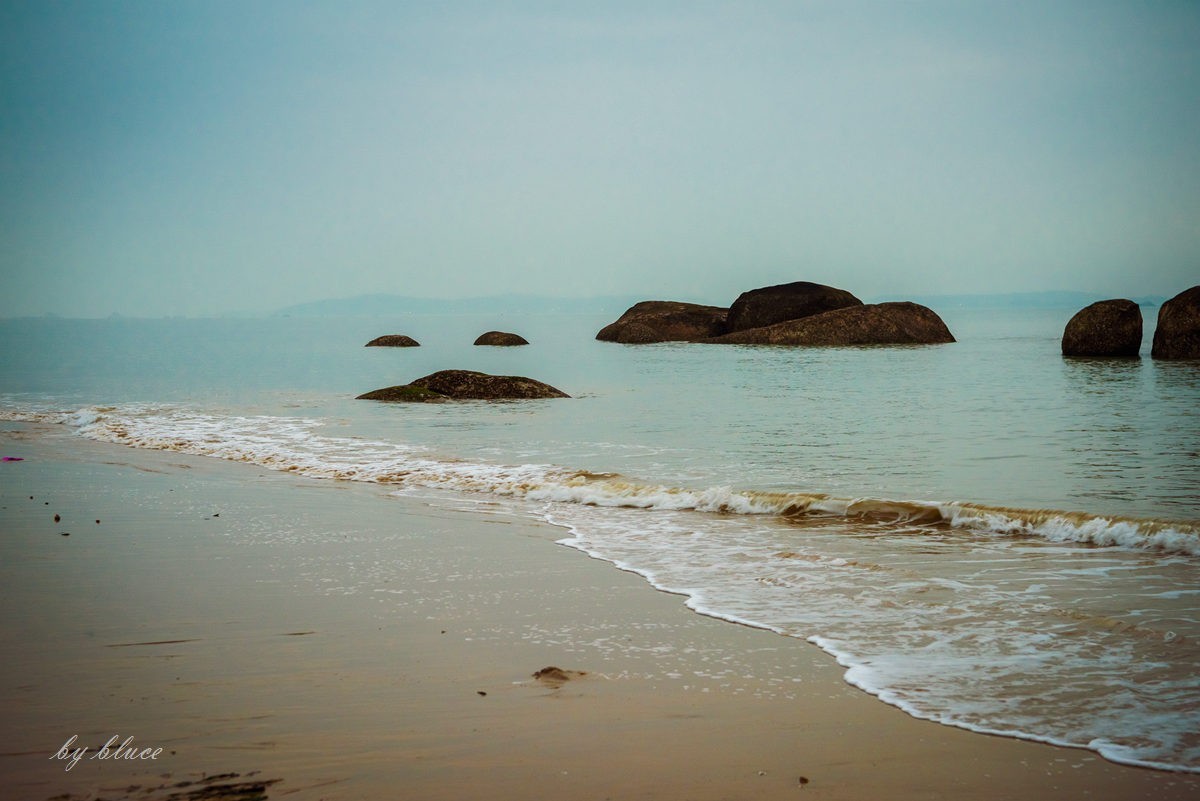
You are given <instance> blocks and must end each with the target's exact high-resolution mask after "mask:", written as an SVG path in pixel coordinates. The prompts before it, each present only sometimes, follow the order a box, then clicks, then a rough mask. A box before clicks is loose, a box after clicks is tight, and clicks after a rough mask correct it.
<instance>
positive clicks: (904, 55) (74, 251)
mask: <svg viewBox="0 0 1200 801" xmlns="http://www.w3.org/2000/svg"><path fill="white" fill-rule="evenodd" d="M0 279H2V285H3V288H2V291H0V315H3V316H12V315H20V314H42V313H44V312H57V313H59V314H64V315H71V316H104V315H107V314H109V313H110V312H114V311H115V312H119V313H122V314H129V315H147V316H159V315H166V314H187V315H196V314H214V313H221V312H225V311H230V310H271V309H274V308H277V307H280V306H284V305H287V304H292V303H299V302H304V301H309V300H316V299H320V298H327V297H345V296H350V295H358V294H367V293H374V292H387V293H397V294H404V295H416V296H429V297H459V296H476V295H488V294H501V293H533V294H549V295H566V296H583V295H593V294H621V295H636V296H640V297H646V298H676V299H681V300H701V301H705V302H711V303H720V304H727V303H729V302H731V301H732V300H733V299H734V298H735V297H736V296H737V294H738V293H739V292H741V291H742V290H745V289H750V288H753V287H756V286H763V285H766V284H774V283H781V282H785V281H794V280H811V281H818V282H821V283H828V284H833V285H835V286H839V287H842V288H845V289H849V290H850V291H852V292H854V293H855V294H857V295H859V296H860V297H867V298H870V297H875V296H878V295H884V294H893V295H904V294H913V295H918V294H921V295H924V294H935V293H967V292H990V291H1033V290H1041V289H1081V290H1087V291H1095V292H1098V293H1102V294H1106V295H1110V296H1113V297H1120V296H1131V295H1141V294H1151V293H1157V294H1164V295H1174V294H1176V293H1177V292H1179V291H1181V290H1183V289H1185V288H1187V287H1188V286H1191V285H1194V284H1197V283H1200V3H1198V2H1194V1H1192V0H1178V1H1177V2H1165V1H1164V2H1153V0H1150V1H1147V2H1128V1H1127V0H1120V2H1104V1H1103V0H1083V1H1081V2H1069V1H1068V0H1054V2H1041V1H1040V0H1039V1H1038V2H999V1H997V2H991V3H986V2H981V1H978V2H977V1H976V0H959V1H958V2H949V0H947V1H946V2H900V1H899V0H892V1H890V2H883V1H882V0H881V1H880V2H853V0H850V1H849V2H847V1H846V0H828V1H827V2H826V1H823V0H812V1H810V2H804V1H803V0H796V1H795V2H778V3H754V2H729V3H702V2H678V3H657V2H653V1H652V0H643V2H630V3H625V2H621V3H612V2H603V1H602V0H597V2H593V3H586V4H585V3H574V2H561V3H551V2H480V3H461V2H446V3H435V2H432V0H430V2H409V3H405V2H398V1H393V2H378V3H373V2H344V1H343V2H299V1H296V2H290V1H289V2H266V1H264V0H255V1H254V2H244V1H243V0H237V1H236V2H221V1H220V0H203V2H179V1H178V0H173V1H172V2H159V1H158V0H154V2H102V1H101V0H90V1H89V2H48V1H45V0H29V1H28V2H14V0H0Z"/></svg>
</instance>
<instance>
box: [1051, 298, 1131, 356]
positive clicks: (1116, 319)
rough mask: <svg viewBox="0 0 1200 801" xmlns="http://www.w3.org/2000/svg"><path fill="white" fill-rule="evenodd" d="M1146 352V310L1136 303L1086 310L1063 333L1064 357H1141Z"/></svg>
mask: <svg viewBox="0 0 1200 801" xmlns="http://www.w3.org/2000/svg"><path fill="white" fill-rule="evenodd" d="M1141 348H1142V310H1141V309H1139V308H1138V305H1137V304H1136V303H1134V302H1133V301H1132V300H1102V301H1099V302H1098V303H1093V304H1092V305H1090V306H1086V307H1084V308H1083V309H1080V310H1079V311H1078V312H1076V313H1075V316H1074V317H1072V318H1071V320H1070V321H1069V322H1068V323H1067V327H1066V328H1065V329H1063V337H1062V352H1063V356H1137V355H1138V351H1140V350H1141Z"/></svg>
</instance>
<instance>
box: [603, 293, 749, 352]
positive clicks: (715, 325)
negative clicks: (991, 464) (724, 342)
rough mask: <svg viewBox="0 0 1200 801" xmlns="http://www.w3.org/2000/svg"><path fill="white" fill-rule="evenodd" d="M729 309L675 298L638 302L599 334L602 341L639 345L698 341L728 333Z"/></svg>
mask: <svg viewBox="0 0 1200 801" xmlns="http://www.w3.org/2000/svg"><path fill="white" fill-rule="evenodd" d="M728 311H729V310H728V309H723V308H721V307H720V306H703V305H701V304H699V303H682V302H679V301H674V300H643V301H642V302H641V303H635V304H634V305H633V306H630V307H629V308H628V309H627V310H626V311H625V313H624V314H622V315H621V316H620V317H619V318H618V319H617V321H616V322H614V323H610V324H609V325H606V326H605V327H604V328H601V329H600V332H599V333H598V334H596V339H598V340H600V341H602V342H620V343H622V344H625V345H640V344H645V343H649V342H699V341H700V340H702V339H708V338H709V337H715V336H718V335H720V334H723V333H725V316H726V314H728Z"/></svg>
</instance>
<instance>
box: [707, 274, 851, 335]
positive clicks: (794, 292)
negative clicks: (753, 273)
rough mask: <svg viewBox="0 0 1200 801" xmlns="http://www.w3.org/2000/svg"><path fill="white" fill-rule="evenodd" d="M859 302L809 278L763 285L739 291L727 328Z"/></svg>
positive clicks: (747, 326)
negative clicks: (808, 279) (787, 282)
mask: <svg viewBox="0 0 1200 801" xmlns="http://www.w3.org/2000/svg"><path fill="white" fill-rule="evenodd" d="M861 305H863V303H862V301H861V300H859V299H858V298H856V297H854V295H851V294H850V293H849V292H847V291H846V290H844V289H835V288H834V287H831V286H825V285H823V284H814V283H812V282H810V281H796V282H794V283H791V284H779V285H777V286H767V287H762V288H761V289H752V290H750V291H749V292H743V293H742V294H741V295H739V296H738V299H737V300H735V301H734V302H733V305H732V306H730V307H729V317H728V319H727V321H726V324H727V329H726V330H727V331H729V332H730V333H733V332H736V331H745V330H747V329H750V328H762V327H763V326H767V325H774V324H775V323H782V322H784V321H785V320H798V319H800V318H802V317H811V316H812V315H814V314H820V313H821V312H827V311H833V310H834V309H844V308H846V307H848V306H861Z"/></svg>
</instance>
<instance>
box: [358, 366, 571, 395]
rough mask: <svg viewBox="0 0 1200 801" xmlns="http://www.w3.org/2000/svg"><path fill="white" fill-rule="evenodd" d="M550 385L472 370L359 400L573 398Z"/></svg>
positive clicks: (432, 377)
mask: <svg viewBox="0 0 1200 801" xmlns="http://www.w3.org/2000/svg"><path fill="white" fill-rule="evenodd" d="M569 397H571V396H570V395H568V394H566V393H565V392H563V391H561V390H559V389H556V388H554V387H552V386H550V385H549V384H543V383H542V382H541V381H535V380H534V379H532V378H525V377H524V376H516V375H489V374H488V373H477V372H474V371H472V370H441V371H439V372H436V373H431V374H430V375H427V376H424V377H422V378H418V379H417V380H416V381H413V382H412V383H410V384H403V385H400V386H394V387H384V388H383V389H376V390H373V391H371V392H367V393H365V394H363V395H359V396H358V398H356V400H380V401H403V402H416V403H442V402H444V401H448V400H533V399H538V398H569Z"/></svg>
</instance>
